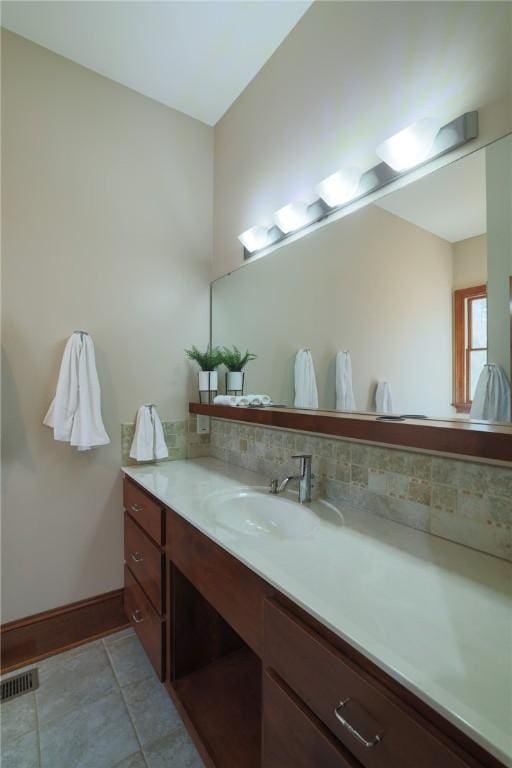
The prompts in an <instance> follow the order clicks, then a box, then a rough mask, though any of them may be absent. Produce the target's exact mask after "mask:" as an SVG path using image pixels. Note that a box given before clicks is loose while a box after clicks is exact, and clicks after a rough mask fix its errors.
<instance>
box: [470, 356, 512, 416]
mask: <svg viewBox="0 0 512 768" xmlns="http://www.w3.org/2000/svg"><path fill="white" fill-rule="evenodd" d="M469 416H470V418H471V419H486V420H488V421H510V384H509V381H508V378H507V374H506V373H505V371H504V370H503V368H502V367H501V366H500V365H496V364H495V363H488V364H487V365H484V367H483V368H482V372H481V374H480V376H479V377H478V382H477V385H476V389H475V395H474V397H473V405H472V406H471V411H470V413H469Z"/></svg>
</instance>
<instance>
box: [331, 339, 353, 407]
mask: <svg viewBox="0 0 512 768" xmlns="http://www.w3.org/2000/svg"><path fill="white" fill-rule="evenodd" d="M336 410H338V411H355V410H356V399H355V397H354V390H353V389H352V360H351V359H350V352H338V354H337V355H336Z"/></svg>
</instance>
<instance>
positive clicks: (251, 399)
mask: <svg viewBox="0 0 512 768" xmlns="http://www.w3.org/2000/svg"><path fill="white" fill-rule="evenodd" d="M213 403H214V405H233V406H239V407H240V408H248V407H249V406H250V405H271V404H272V398H271V397H269V396H268V395H217V396H216V397H215V398H214V399H213Z"/></svg>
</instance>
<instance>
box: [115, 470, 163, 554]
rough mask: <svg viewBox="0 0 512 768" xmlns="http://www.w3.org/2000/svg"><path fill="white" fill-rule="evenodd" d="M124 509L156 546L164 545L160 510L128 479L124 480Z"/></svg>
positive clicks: (161, 512)
mask: <svg viewBox="0 0 512 768" xmlns="http://www.w3.org/2000/svg"><path fill="white" fill-rule="evenodd" d="M124 508H125V509H126V511H127V512H129V513H130V515H131V516H132V517H133V519H134V520H136V521H137V522H138V524H139V525H140V527H141V528H144V530H145V531H146V532H147V533H148V534H149V536H151V538H152V539H153V540H154V541H156V543H157V544H159V545H162V544H163V543H164V538H163V511H162V508H161V507H160V506H159V505H158V504H157V503H156V501H153V499H152V498H150V497H149V496H148V495H147V494H146V493H145V492H144V491H143V490H142V489H141V488H139V487H138V485H136V484H135V483H134V482H132V480H130V479H129V478H128V477H125V478H124Z"/></svg>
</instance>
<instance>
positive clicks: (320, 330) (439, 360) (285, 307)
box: [213, 206, 453, 416]
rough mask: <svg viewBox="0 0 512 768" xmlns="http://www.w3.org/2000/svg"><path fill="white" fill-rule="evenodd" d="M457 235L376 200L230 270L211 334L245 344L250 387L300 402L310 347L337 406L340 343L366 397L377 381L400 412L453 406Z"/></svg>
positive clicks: (324, 394) (324, 399) (323, 387)
mask: <svg viewBox="0 0 512 768" xmlns="http://www.w3.org/2000/svg"><path fill="white" fill-rule="evenodd" d="M451 306H452V249H451V245H450V243H448V242H446V241H445V240H442V239H441V238H439V237H436V236H435V235H432V234H431V233H430V232H427V231H426V230H424V229H420V228H419V227H416V226H414V225H413V224H410V223H409V222H407V221H405V220H404V219H401V218H398V217H397V216H394V215H392V214H391V213H388V212H387V211H384V210H383V209H381V208H378V207H376V206H368V207H367V208H365V209H364V210H361V211H358V212H357V213H354V214H353V215H352V216H347V217H346V218H344V219H341V220H340V221H337V222H334V223H333V224H332V225H331V226H329V227H324V228H323V229H320V230H318V231H316V232H313V233H312V234H310V235H308V236H307V237H303V238H301V239H300V240H297V241H296V242H295V243H291V244H289V245H287V246H284V247H283V248H281V249H280V250H279V251H278V252H275V253H273V254H272V255H271V256H268V257H267V258H263V259H258V260H256V261H254V262H251V263H249V264H247V265H246V266H245V267H242V268H241V269H239V270H237V271H236V272H233V273H232V274H231V275H227V276H225V277H223V278H221V279H220V280H218V281H217V282H216V283H214V287H213V340H214V343H216V344H223V345H224V344H226V345H228V344H229V345H230V344H236V345H237V346H239V347H241V348H243V349H245V348H246V347H247V346H248V347H249V349H250V350H251V351H253V352H255V353H256V354H257V355H258V360H256V361H254V362H252V363H250V364H249V366H248V368H247V374H246V375H247V386H246V391H251V392H252V391H255V392H265V393H268V394H270V395H271V396H272V398H273V399H274V401H275V402H278V403H284V404H286V405H293V364H294V358H295V354H296V352H297V350H298V349H299V348H301V347H310V348H311V351H312V354H313V359H314V362H315V369H316V374H317V384H318V391H319V401H320V407H324V408H334V407H335V395H334V371H335V368H334V361H335V357H336V353H337V352H338V351H339V350H342V349H348V350H350V353H351V357H352V367H353V375H354V393H355V397H356V403H357V407H358V408H360V409H363V410H364V409H372V408H374V399H373V395H374V390H375V384H376V382H377V381H378V380H384V381H388V382H389V383H390V386H391V391H392V397H393V406H394V408H395V410H399V411H401V412H402V413H426V414H428V415H431V416H432V415H433V416H447V415H450V414H451V413H453V409H452V408H451V406H450V403H451V399H452V390H451V384H452V380H451V377H452V358H451V325H452V317H451Z"/></svg>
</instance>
